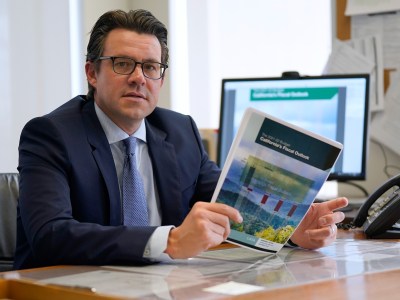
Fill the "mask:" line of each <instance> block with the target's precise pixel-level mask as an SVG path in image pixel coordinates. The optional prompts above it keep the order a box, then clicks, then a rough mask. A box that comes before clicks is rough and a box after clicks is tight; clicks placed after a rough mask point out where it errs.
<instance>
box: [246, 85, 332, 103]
mask: <svg viewBox="0 0 400 300" xmlns="http://www.w3.org/2000/svg"><path fill="white" fill-rule="evenodd" d="M338 93H339V88H337V87H320V88H290V89H283V88H282V89H281V88H271V89H251V91H250V101H268V100H270V101H272V100H274V101H276V100H330V99H332V98H333V97H334V96H336V95H337V94H338Z"/></svg>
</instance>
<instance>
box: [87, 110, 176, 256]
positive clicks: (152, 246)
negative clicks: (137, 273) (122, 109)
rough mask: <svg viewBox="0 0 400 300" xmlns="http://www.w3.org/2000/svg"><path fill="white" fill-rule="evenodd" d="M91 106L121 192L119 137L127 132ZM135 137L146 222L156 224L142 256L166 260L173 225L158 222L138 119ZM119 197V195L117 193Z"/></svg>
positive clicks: (154, 191)
mask: <svg viewBox="0 0 400 300" xmlns="http://www.w3.org/2000/svg"><path fill="white" fill-rule="evenodd" d="M94 105H95V110H96V114H97V117H98V119H99V121H100V124H101V126H102V128H103V130H104V132H105V134H106V136H107V140H108V142H109V144H110V148H111V153H112V155H113V159H114V163H115V168H116V171H117V177H118V185H119V190H120V194H121V186H122V171H123V166H124V157H125V148H124V147H125V146H124V143H123V140H124V139H126V138H128V137H129V135H128V134H127V133H126V132H125V131H123V130H122V129H121V128H119V127H118V126H117V125H116V124H115V123H114V122H113V121H112V120H111V119H110V118H109V117H108V116H107V115H106V114H105V113H104V112H103V111H102V110H101V109H100V107H98V106H97V104H96V103H95V104H94ZM133 136H135V137H136V138H137V141H138V142H137V143H136V164H137V167H138V170H139V173H140V174H141V176H142V180H143V185H144V190H145V194H146V199H147V208H148V211H149V222H150V224H149V225H150V226H158V228H157V229H156V230H155V231H154V233H153V235H152V236H151V237H150V239H149V241H148V242H147V246H146V248H145V252H144V253H143V256H144V257H146V258H150V259H154V260H169V259H170V257H169V256H168V255H167V254H165V253H164V251H165V249H166V248H167V241H168V235H169V232H170V230H171V229H172V228H174V226H161V210H160V202H159V197H158V192H157V186H156V182H155V180H154V176H153V165H152V162H151V159H150V156H149V152H148V147H147V140H146V125H145V122H144V121H142V123H141V124H140V127H139V128H138V130H137V131H136V132H135V133H134V134H133ZM121 199H122V197H121Z"/></svg>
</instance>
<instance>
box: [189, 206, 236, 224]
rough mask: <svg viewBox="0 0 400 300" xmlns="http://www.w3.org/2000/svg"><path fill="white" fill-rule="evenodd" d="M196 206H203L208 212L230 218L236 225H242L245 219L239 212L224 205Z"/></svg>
mask: <svg viewBox="0 0 400 300" xmlns="http://www.w3.org/2000/svg"><path fill="white" fill-rule="evenodd" d="M195 205H197V206H200V205H203V206H205V207H206V209H207V210H209V211H211V212H214V213H216V214H217V215H223V216H226V217H228V218H229V219H230V220H232V221H234V222H236V223H242V221H243V218H242V216H241V214H240V213H239V211H238V210H237V209H235V208H233V207H231V206H229V205H226V204H222V203H204V202H197V203H196V204H195Z"/></svg>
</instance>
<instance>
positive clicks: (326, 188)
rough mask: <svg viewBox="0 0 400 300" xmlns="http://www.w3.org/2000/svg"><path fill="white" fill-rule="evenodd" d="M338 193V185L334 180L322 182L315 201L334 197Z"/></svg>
mask: <svg viewBox="0 0 400 300" xmlns="http://www.w3.org/2000/svg"><path fill="white" fill-rule="evenodd" d="M338 195H339V185H338V182H337V181H336V180H329V181H326V182H325V183H324V185H323V186H322V188H321V190H320V191H319V193H318V194H317V197H316V200H317V201H326V200H330V199H335V198H337V197H338Z"/></svg>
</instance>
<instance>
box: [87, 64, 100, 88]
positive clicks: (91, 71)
mask: <svg viewBox="0 0 400 300" xmlns="http://www.w3.org/2000/svg"><path fill="white" fill-rule="evenodd" d="M85 72H86V79H87V81H88V82H89V83H90V85H92V86H93V87H96V83H97V77H96V65H95V63H94V62H91V61H87V62H86V64H85Z"/></svg>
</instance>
